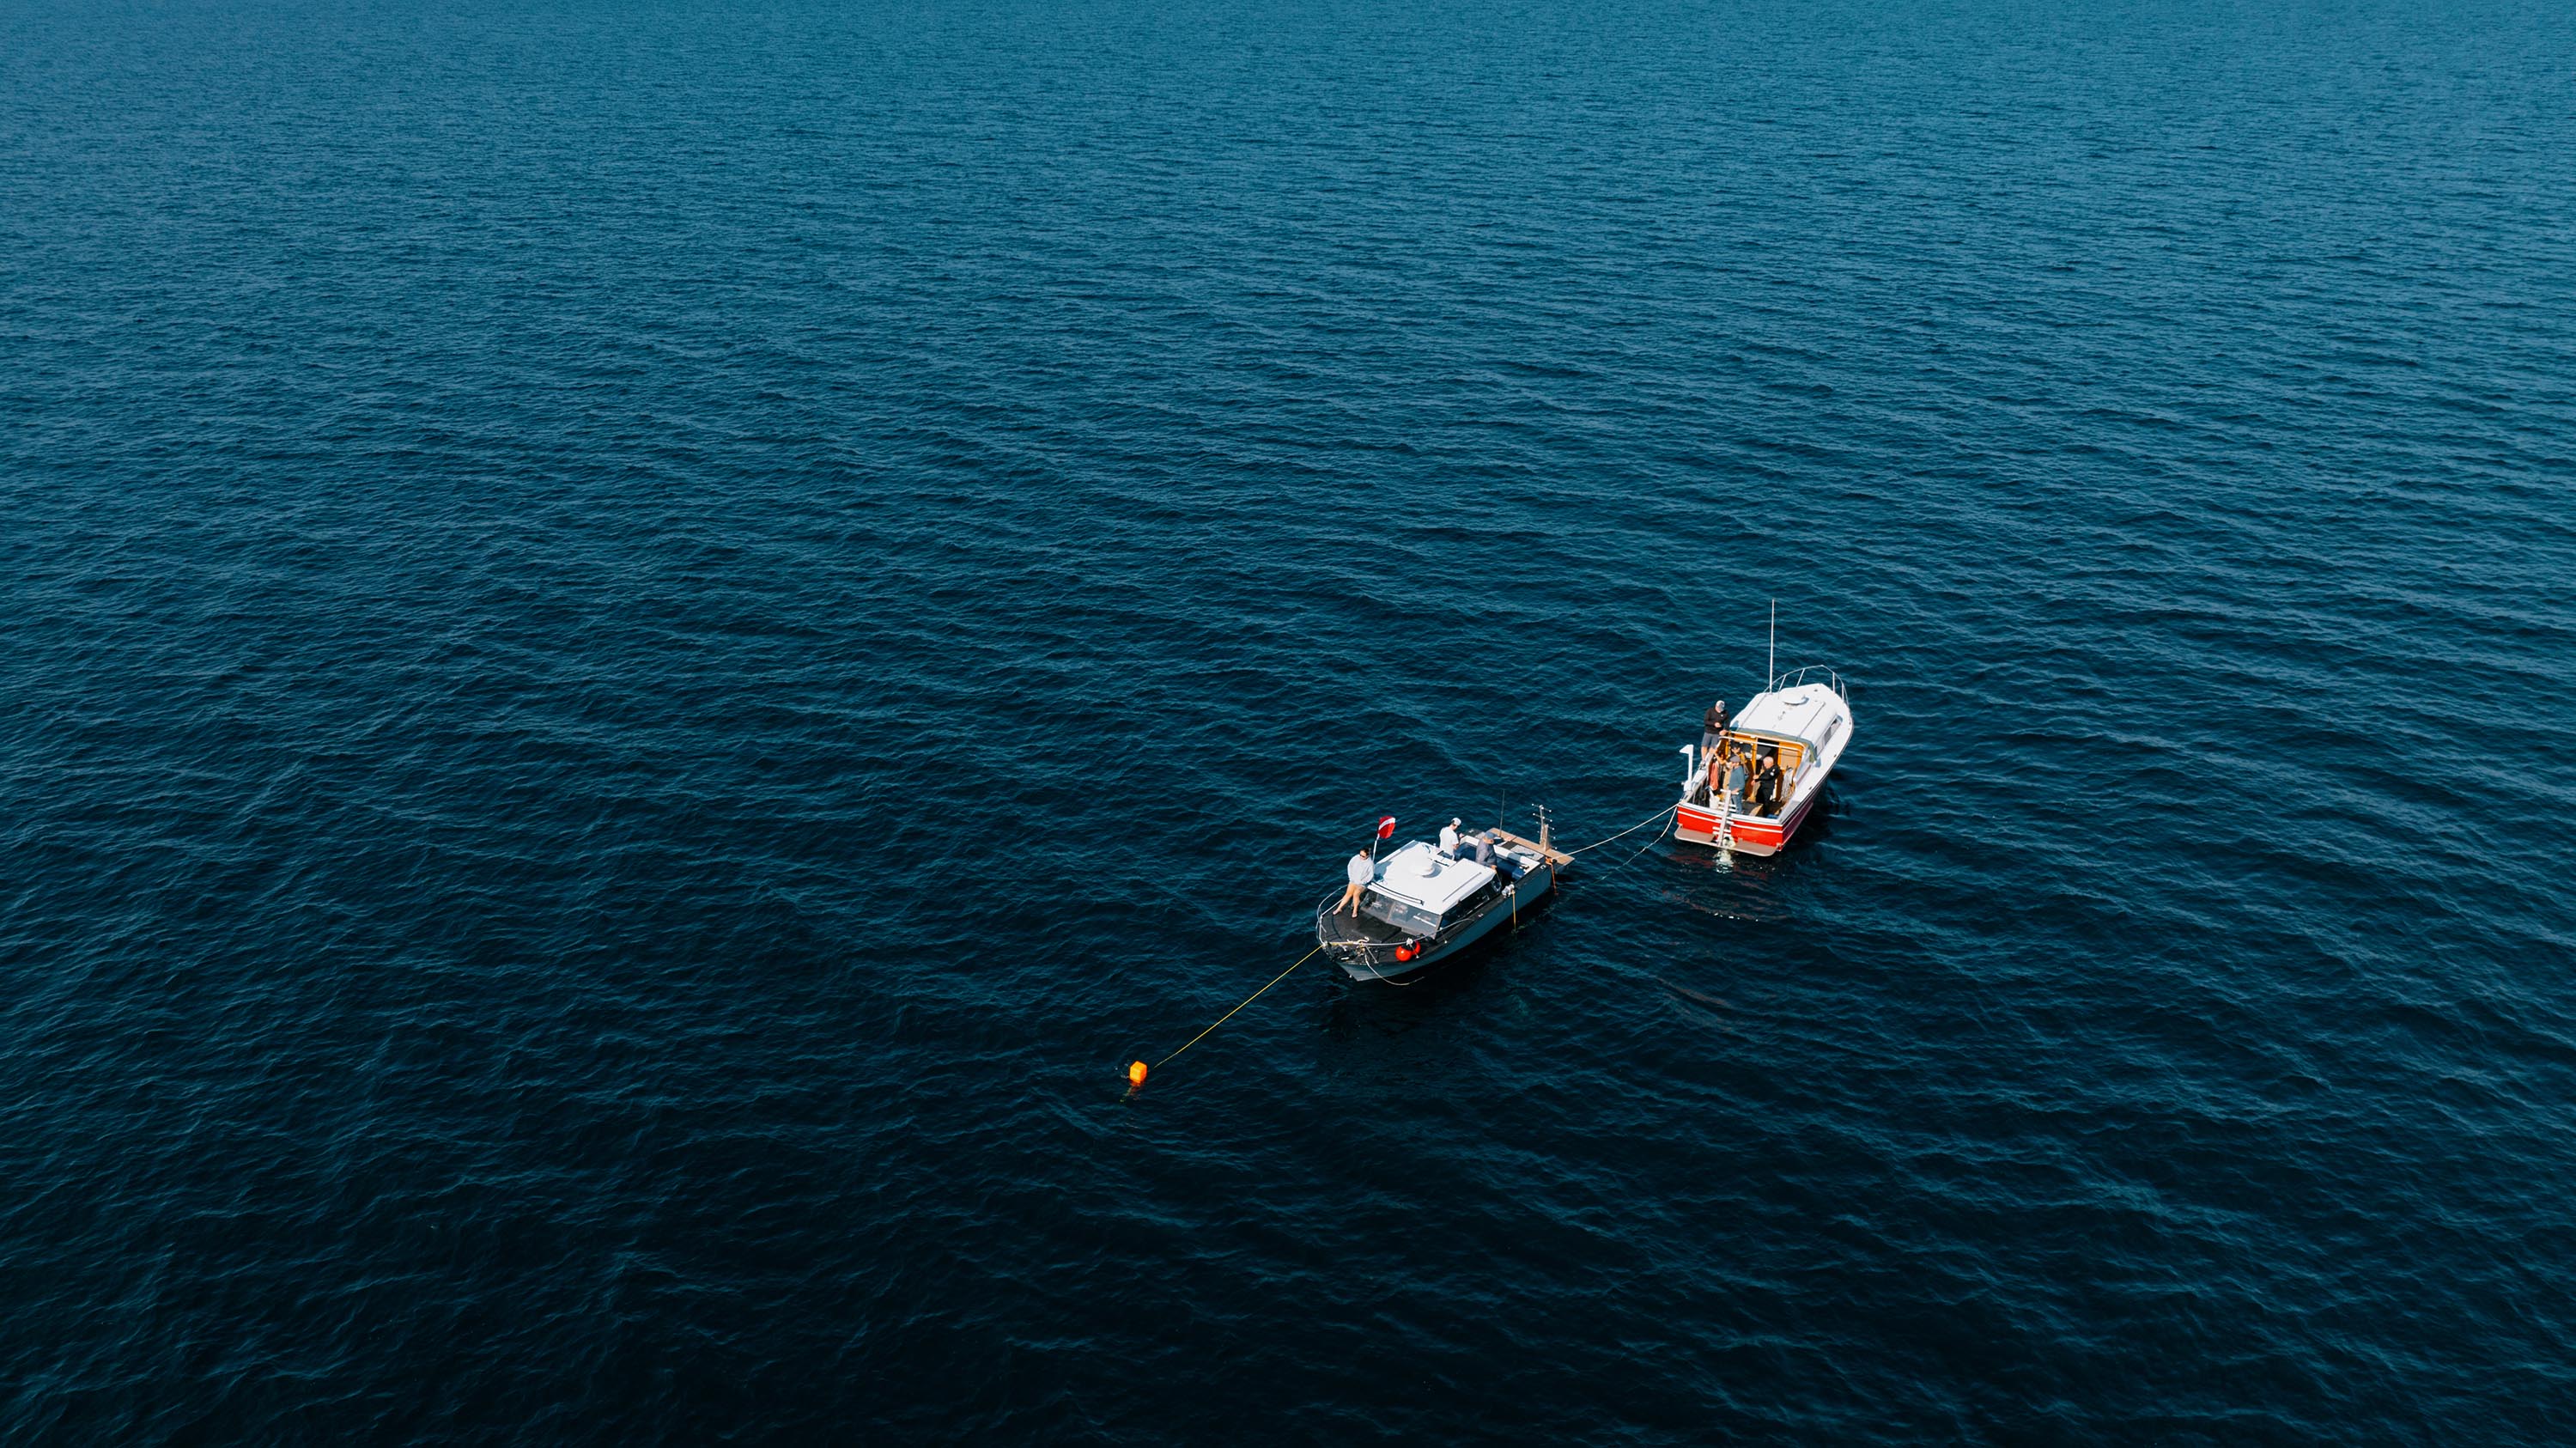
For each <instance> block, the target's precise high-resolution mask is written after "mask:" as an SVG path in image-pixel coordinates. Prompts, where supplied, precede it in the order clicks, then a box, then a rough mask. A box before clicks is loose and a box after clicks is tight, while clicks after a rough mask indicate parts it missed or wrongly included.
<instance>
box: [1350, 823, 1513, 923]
mask: <svg viewBox="0 0 2576 1448" xmlns="http://www.w3.org/2000/svg"><path fill="white" fill-rule="evenodd" d="M1492 878H1494V867H1493V866H1491V865H1479V864H1477V863H1476V862H1475V861H1473V860H1453V859H1450V858H1448V857H1446V856H1444V855H1442V854H1440V853H1439V852H1438V851H1435V850H1433V849H1432V848H1431V846H1430V844H1429V843H1428V842H1426V841H1423V840H1415V841H1414V842H1413V843H1412V844H1409V845H1406V846H1405V847H1404V848H1403V849H1400V850H1398V851H1396V852H1395V853H1394V854H1392V855H1389V856H1387V857H1386V860H1385V861H1384V863H1382V864H1380V865H1379V866H1378V869H1377V883H1376V884H1374V885H1371V886H1369V888H1370V889H1372V890H1375V891H1378V892H1380V893H1381V894H1385V895H1390V896H1393V897H1394V898H1395V899H1398V900H1401V901H1403V902H1404V903H1406V904H1408V905H1414V906H1419V907H1420V908H1422V909H1424V910H1428V911H1430V912H1431V913H1432V914H1434V915H1445V914H1447V913H1448V911H1449V907H1450V906H1452V905H1455V904H1457V903H1458V902H1459V901H1461V900H1464V899H1466V898H1467V897H1468V896H1470V895H1473V894H1475V893H1476V892H1477V891H1479V890H1481V889H1483V888H1485V882H1486V881H1488V880H1491V879H1492Z"/></svg>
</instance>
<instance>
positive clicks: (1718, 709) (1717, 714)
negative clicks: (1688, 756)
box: [1699, 699, 1726, 759]
mask: <svg viewBox="0 0 2576 1448" xmlns="http://www.w3.org/2000/svg"><path fill="white" fill-rule="evenodd" d="M1725 739H1726V701H1725V700H1724V699H1720V700H1718V701H1717V702H1716V703H1714V704H1711V705H1709V706H1708V713H1706V714H1704V715H1702V716H1701V717H1700V721H1699V756H1700V758H1702V759H1715V758H1716V757H1717V750H1718V746H1719V745H1720V744H1722V743H1724V742H1725Z"/></svg>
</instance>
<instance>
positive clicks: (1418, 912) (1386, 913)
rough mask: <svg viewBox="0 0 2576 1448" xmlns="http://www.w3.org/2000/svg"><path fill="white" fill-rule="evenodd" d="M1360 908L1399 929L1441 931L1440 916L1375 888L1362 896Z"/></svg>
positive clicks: (1414, 931) (1422, 931) (1422, 932)
mask: <svg viewBox="0 0 2576 1448" xmlns="http://www.w3.org/2000/svg"><path fill="white" fill-rule="evenodd" d="M1360 908H1361V909H1363V910H1366V911H1367V912H1368V913H1369V914H1371V915H1374V916H1376V917H1377V918H1378V919H1380V920H1383V921H1385V922H1386V923H1387V924H1389V925H1392V926H1394V927H1395V928H1396V929H1398V930H1409V931H1412V932H1413V933H1415V934H1417V935H1437V934H1439V933H1440V917H1439V916H1437V915H1434V914H1432V913H1431V912H1430V911H1428V910H1425V909H1423V908H1422V907H1421V906H1419V905H1408V904H1406V903H1405V902H1404V901H1402V900H1398V899H1395V898H1394V897H1392V896H1389V895H1382V894H1380V893H1378V892H1377V891H1375V890H1371V891H1370V892H1368V894H1367V895H1365V896H1363V897H1362V900H1361V906H1360Z"/></svg>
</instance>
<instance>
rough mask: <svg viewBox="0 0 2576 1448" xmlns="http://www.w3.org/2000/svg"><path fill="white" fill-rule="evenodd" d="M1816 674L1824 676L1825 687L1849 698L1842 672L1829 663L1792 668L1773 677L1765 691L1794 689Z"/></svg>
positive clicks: (1775, 691) (1849, 692)
mask: <svg viewBox="0 0 2576 1448" xmlns="http://www.w3.org/2000/svg"><path fill="white" fill-rule="evenodd" d="M1817 674H1821V675H1823V676H1824V682H1825V685H1826V687H1828V688H1830V689H1832V690H1833V691H1834V692H1835V693H1837V694H1840V695H1841V696H1842V697H1844V698H1845V699H1849V698H1850V697H1851V690H1849V689H1847V688H1845V687H1843V676H1842V672H1841V671H1840V670H1838V669H1836V668H1835V667H1834V666H1833V665H1831V664H1809V665H1807V666H1806V667H1805V668H1803V669H1792V670H1791V671H1789V672H1788V673H1785V674H1782V675H1780V676H1778V677H1777V678H1774V679H1773V680H1772V681H1771V687H1770V689H1769V690H1768V691H1767V692H1770V693H1778V692H1779V691H1780V690H1782V689H1794V688H1796V687H1798V686H1799V685H1800V684H1803V683H1806V682H1807V680H1808V679H1809V677H1810V676H1813V675H1817Z"/></svg>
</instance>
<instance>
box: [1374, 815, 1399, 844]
mask: <svg viewBox="0 0 2576 1448" xmlns="http://www.w3.org/2000/svg"><path fill="white" fill-rule="evenodd" d="M1377 837H1378V838H1379V839H1381V840H1391V839H1394V838H1395V816H1393V815H1388V816H1387V817H1386V818H1384V819H1382V820H1379V821H1378V822H1377Z"/></svg>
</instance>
